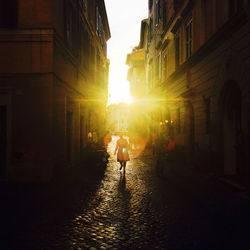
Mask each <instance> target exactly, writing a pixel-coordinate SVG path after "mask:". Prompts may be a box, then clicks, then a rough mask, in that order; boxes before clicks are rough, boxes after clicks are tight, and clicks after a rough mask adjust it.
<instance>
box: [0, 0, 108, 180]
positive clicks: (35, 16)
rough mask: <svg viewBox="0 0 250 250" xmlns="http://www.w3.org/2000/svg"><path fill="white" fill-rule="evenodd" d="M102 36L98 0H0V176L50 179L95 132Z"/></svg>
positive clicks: (102, 79) (104, 84)
mask: <svg viewBox="0 0 250 250" xmlns="http://www.w3.org/2000/svg"><path fill="white" fill-rule="evenodd" d="M109 38H110V30H109V24H108V18H107V14H106V9H105V3H104V0H86V1H82V0H75V1H73V0H65V1H61V0H53V1H52V0H41V1H35V0H28V1H27V0H15V1H1V3H0V41H1V44H0V54H1V57H0V65H1V66H0V134H1V142H0V145H1V146H0V169H1V171H0V172H1V178H4V179H6V180H14V181H15V180H16V181H47V180H50V179H51V178H52V176H54V175H56V174H58V173H60V172H62V171H63V170H64V169H66V168H69V167H73V166H75V165H77V164H78V163H79V161H80V155H81V150H82V149H83V147H84V145H85V144H86V142H87V133H88V131H96V133H97V134H98V135H99V136H100V137H101V135H102V133H103V130H104V128H103V124H104V121H105V108H106V104H107V97H108V70H109V61H108V59H107V45H106V44H107V43H106V42H107V40H108V39H109Z"/></svg>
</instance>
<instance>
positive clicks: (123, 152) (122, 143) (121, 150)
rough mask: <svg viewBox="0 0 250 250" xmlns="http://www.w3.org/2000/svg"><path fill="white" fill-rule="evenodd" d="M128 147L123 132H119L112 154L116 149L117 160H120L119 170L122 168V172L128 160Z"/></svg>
mask: <svg viewBox="0 0 250 250" xmlns="http://www.w3.org/2000/svg"><path fill="white" fill-rule="evenodd" d="M128 148H129V144H128V141H127V140H126V139H125V138H124V137H123V134H121V135H120V139H119V140H118V141H117V143H116V147H115V153H114V154H116V152H117V150H118V153H117V161H118V162H120V164H121V167H120V170H121V169H122V168H123V171H124V172H125V170H126V164H127V161H129V160H130V158H129V154H128Z"/></svg>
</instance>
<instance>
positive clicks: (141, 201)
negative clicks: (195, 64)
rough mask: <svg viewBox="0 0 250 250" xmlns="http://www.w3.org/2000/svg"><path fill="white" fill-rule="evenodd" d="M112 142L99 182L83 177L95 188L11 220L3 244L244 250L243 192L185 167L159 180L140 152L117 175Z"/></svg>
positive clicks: (245, 201)
mask: <svg viewBox="0 0 250 250" xmlns="http://www.w3.org/2000/svg"><path fill="white" fill-rule="evenodd" d="M116 139H117V138H116V137H113V141H112V143H110V145H109V149H108V150H109V152H110V155H111V156H110V159H109V163H108V166H107V169H106V172H105V175H104V177H103V179H102V180H101V181H100V183H98V184H93V183H92V184H91V181H90V182H89V183H90V184H89V185H90V186H89V187H90V189H91V185H97V187H96V189H95V190H96V191H95V192H93V194H92V195H91V196H90V197H89V199H88V202H85V203H83V204H81V200H82V197H80V196H81V193H79V191H78V194H79V197H78V203H79V204H74V206H76V205H77V206H78V208H77V209H75V210H74V212H72V213H71V212H69V210H68V212H67V214H64V215H63V214H60V216H58V214H57V213H56V210H54V212H51V213H50V212H49V211H47V212H46V213H44V214H43V216H42V217H41V218H40V219H39V220H35V219H33V220H32V222H31V223H30V224H29V225H26V226H25V223H24V224H22V225H18V226H17V225H16V228H19V231H18V232H12V233H11V236H10V235H8V237H9V242H4V244H3V243H2V244H1V245H4V248H2V249H13V250H14V249H40V250H41V249H43V250H45V249H192V250H193V249H213V250H214V249H249V247H250V240H249V237H248V236H249V235H248V230H246V229H247V228H248V222H249V208H250V203H249V199H248V198H247V197H244V196H241V195H240V194H239V193H237V192H235V191H234V190H232V189H230V188H229V187H226V186H224V185H222V184H221V183H219V182H217V181H216V180H215V179H213V178H211V177H204V176H202V175H199V174H197V173H196V174H195V173H193V172H192V171H191V170H190V171H182V172H181V173H179V172H178V171H173V172H172V173H170V174H169V177H168V178H166V179H164V180H163V179H160V178H159V177H157V176H156V173H155V167H154V160H153V157H152V156H151V155H150V154H149V153H147V152H144V153H143V155H141V156H139V157H138V158H136V159H132V160H131V161H130V162H129V164H128V166H127V170H126V174H125V175H124V174H123V172H122V171H120V170H119V163H118V162H116V159H115V156H114V155H113V153H114V146H115V140H116ZM69 188H70V187H69ZM91 190H93V189H91ZM87 191H88V190H85V192H87ZM70 192H72V195H73V192H76V190H74V189H72V190H71V191H70ZM82 195H83V193H82ZM68 202H71V201H70V200H69V201H68ZM56 205H57V206H59V204H56ZM60 206H63V204H60ZM41 209H42V208H41ZM72 211H73V210H72ZM53 213H54V214H53ZM69 213H70V214H69Z"/></svg>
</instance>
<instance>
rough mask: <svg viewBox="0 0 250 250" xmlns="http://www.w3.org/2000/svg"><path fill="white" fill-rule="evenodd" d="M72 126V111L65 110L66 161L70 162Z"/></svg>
mask: <svg viewBox="0 0 250 250" xmlns="http://www.w3.org/2000/svg"><path fill="white" fill-rule="evenodd" d="M72 127H73V113H72V112H67V128H66V129H67V130H66V148H67V149H66V151H67V152H66V153H67V162H68V163H70V162H71V158H72Z"/></svg>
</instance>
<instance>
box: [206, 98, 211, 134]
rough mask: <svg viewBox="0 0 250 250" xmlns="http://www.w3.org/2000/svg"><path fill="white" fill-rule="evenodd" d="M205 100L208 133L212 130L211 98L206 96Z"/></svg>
mask: <svg viewBox="0 0 250 250" xmlns="http://www.w3.org/2000/svg"><path fill="white" fill-rule="evenodd" d="M204 102H205V114H206V120H205V122H206V133H207V134H208V133H209V132H210V130H211V100H210V98H206V99H205V100H204Z"/></svg>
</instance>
